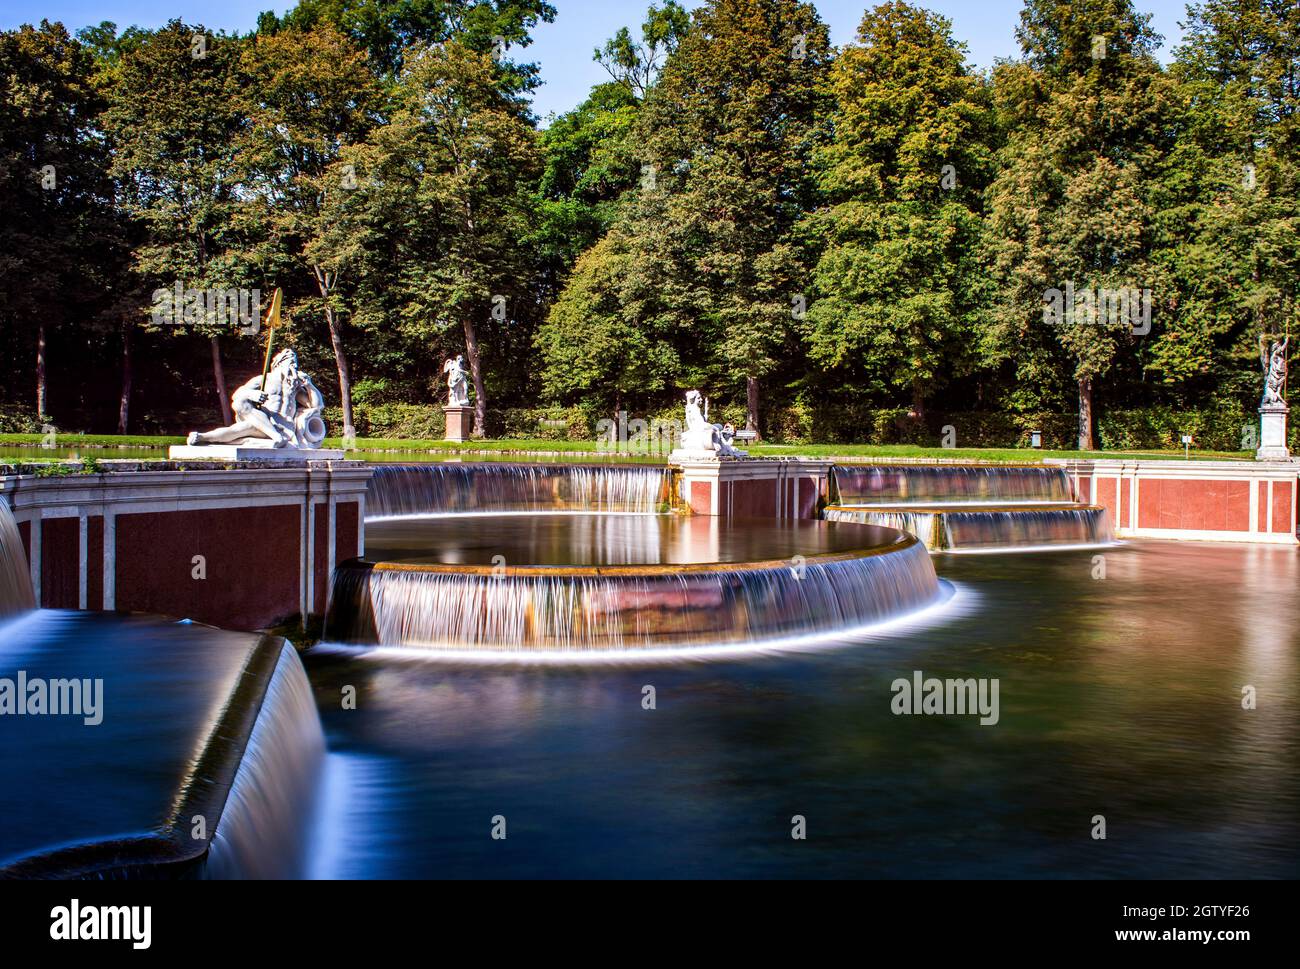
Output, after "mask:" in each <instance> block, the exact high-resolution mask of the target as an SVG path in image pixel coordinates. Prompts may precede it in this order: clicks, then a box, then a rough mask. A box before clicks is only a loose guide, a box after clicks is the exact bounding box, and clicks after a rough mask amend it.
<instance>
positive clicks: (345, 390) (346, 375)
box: [325, 306, 357, 441]
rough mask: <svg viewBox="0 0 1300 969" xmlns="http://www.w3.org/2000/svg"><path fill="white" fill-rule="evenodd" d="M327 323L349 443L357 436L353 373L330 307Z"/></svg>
mask: <svg viewBox="0 0 1300 969" xmlns="http://www.w3.org/2000/svg"><path fill="white" fill-rule="evenodd" d="M325 322H326V323H328V324H329V328H330V343H331V344H332V345H333V347H334V363H335V364H336V365H337V366H338V370H339V405H340V406H341V407H342V408H343V437H344V438H346V439H347V440H349V441H352V440H355V439H356V436H357V430H356V426H355V425H354V424H353V423H352V371H351V370H350V369H349V367H348V357H347V354H346V353H344V352H343V333H342V331H341V329H340V327H339V318H338V316H337V315H336V314H335V312H334V310H333V309H331V308H330V307H329V306H326V307H325Z"/></svg>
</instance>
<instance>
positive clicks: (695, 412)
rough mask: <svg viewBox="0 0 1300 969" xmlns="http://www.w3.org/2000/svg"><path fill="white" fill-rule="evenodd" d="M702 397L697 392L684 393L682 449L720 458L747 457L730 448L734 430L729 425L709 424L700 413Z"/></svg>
mask: <svg viewBox="0 0 1300 969" xmlns="http://www.w3.org/2000/svg"><path fill="white" fill-rule="evenodd" d="M702 399H703V398H702V396H701V394H700V392H699V391H698V390H688V391H687V392H686V430H685V431H684V432H682V449H683V450H686V451H713V452H714V453H716V454H717V455H718V457H720V458H743V457H748V455H747V454H746V453H745V452H744V451H740V450H737V449H736V448H735V447H733V446H732V443H731V442H732V441H733V440H734V439H735V433H736V432H735V429H734V428H732V426H731V425H730V424H728V425H726V426H725V427H724V426H723V425H721V424H710V423H709V422H708V420H707V419H706V418H705V416H704V414H703V413H702V412H701V411H700V401H701V400H702Z"/></svg>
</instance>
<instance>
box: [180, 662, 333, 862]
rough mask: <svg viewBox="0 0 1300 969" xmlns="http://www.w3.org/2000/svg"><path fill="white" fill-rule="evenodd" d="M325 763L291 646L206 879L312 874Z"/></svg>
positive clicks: (242, 767)
mask: <svg viewBox="0 0 1300 969" xmlns="http://www.w3.org/2000/svg"><path fill="white" fill-rule="evenodd" d="M324 764H325V736H324V734H323V732H322V731H321V723H320V718H319V717H318V716H317V714H316V706H315V701H314V698H313V696H312V690H311V684H309V683H308V682H307V675H306V673H305V672H304V671H303V666H302V661H301V660H300V659H298V654H297V653H296V652H295V651H294V649H293V647H292V646H289V645H287V644H286V645H285V647H284V650H283V651H282V652H281V654H280V660H279V662H278V663H277V664H276V668H275V672H274V673H273V674H272V675H271V681H270V683H269V684H268V685H267V689H266V695H265V698H264V699H263V701H262V708H261V711H260V712H259V713H258V716H257V722H256V723H255V724H254V725H253V732H252V734H250V736H249V738H248V744H247V746H246V747H245V749H244V755H243V757H242V758H241V759H240V762H239V770H238V772H237V773H236V774H235V780H234V783H233V784H232V785H231V788H230V793H229V794H228V795H227V797H226V804H225V807H224V809H223V810H222V812H221V819H220V821H219V822H218V823H217V827H216V831H215V834H214V836H213V839H212V844H211V848H210V851H209V854H208V859H207V863H206V865H205V867H204V877H206V878H300V877H302V876H303V875H304V874H306V872H307V871H308V868H309V864H310V861H311V859H310V858H309V855H308V852H309V850H310V847H311V845H312V840H313V839H312V834H313V829H312V822H313V819H314V813H315V810H316V806H317V799H318V795H319V793H320V787H321V775H322V771H323V769H324Z"/></svg>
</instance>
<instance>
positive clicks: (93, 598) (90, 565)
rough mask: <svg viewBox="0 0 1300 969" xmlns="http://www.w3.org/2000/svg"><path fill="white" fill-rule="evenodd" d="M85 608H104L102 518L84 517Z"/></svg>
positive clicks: (95, 516)
mask: <svg viewBox="0 0 1300 969" xmlns="http://www.w3.org/2000/svg"><path fill="white" fill-rule="evenodd" d="M86 608H87V609H103V608H104V516H103V515H88V516H86Z"/></svg>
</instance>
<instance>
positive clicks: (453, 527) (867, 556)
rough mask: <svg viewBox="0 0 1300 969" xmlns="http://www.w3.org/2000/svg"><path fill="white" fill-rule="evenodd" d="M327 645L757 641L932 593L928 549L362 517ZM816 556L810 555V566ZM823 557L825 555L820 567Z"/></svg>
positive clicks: (737, 529)
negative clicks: (357, 552) (359, 550)
mask: <svg viewBox="0 0 1300 969" xmlns="http://www.w3.org/2000/svg"><path fill="white" fill-rule="evenodd" d="M367 548H368V552H367V555H368V558H370V559H372V560H374V561H376V562H379V563H382V564H380V565H378V566H373V565H371V564H369V563H357V564H346V565H344V566H342V567H341V568H340V569H339V570H338V571H337V572H336V574H335V584H334V591H333V597H332V600H333V604H334V607H333V612H332V614H331V617H330V622H329V634H330V637H331V638H337V639H340V640H342V641H345V642H350V643H356V644H378V645H383V646H409V647H436V648H444V649H470V650H514V651H520V650H522V651H536V650H542V651H560V652H572V651H603V650H633V649H649V648H664V647H669V646H682V645H689V644H708V645H722V644H741V643H744V644H753V643H756V642H760V641H765V640H770V639H774V638H779V637H786V636H801V635H811V634H817V633H827V632H833V631H836V630H842V629H847V628H852V627H858V626H863V625H866V624H870V623H876V622H880V621H882V620H886V619H893V618H896V617H898V616H901V615H904V614H906V613H909V612H913V611H916V610H918V609H922V608H924V607H926V606H929V605H933V604H935V603H936V602H937V601H938V600H939V599H940V597H941V594H942V590H941V589H940V586H939V583H938V580H937V579H936V577H935V574H934V567H933V565H932V564H931V563H930V560H929V556H928V555H927V554H926V552H925V548H924V546H922V545H920V544H919V543H917V542H914V541H912V540H910V539H908V538H906V537H904V536H903V535H901V534H900V533H899V532H896V531H893V530H890V529H879V528H873V527H870V526H865V525H838V526H837V525H833V524H827V523H823V522H807V521H787V522H779V521H775V520H771V519H754V520H747V519H719V518H689V517H687V518H683V517H678V516H637V515H605V516H600V515H584V514H565V515H550V516H546V515H543V516H534V515H517V516H516V515H509V516H487V517H483V518H475V519H473V520H472V521H468V522H467V521H465V520H463V519H457V518H454V517H449V518H439V519H432V520H424V521H406V520H402V521H387V522H386V521H382V520H380V521H371V522H369V523H368V524H367ZM819 557H821V558H819ZM827 557H829V558H827Z"/></svg>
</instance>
